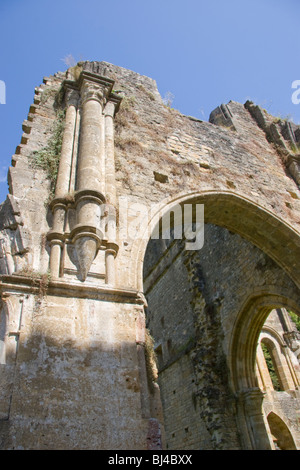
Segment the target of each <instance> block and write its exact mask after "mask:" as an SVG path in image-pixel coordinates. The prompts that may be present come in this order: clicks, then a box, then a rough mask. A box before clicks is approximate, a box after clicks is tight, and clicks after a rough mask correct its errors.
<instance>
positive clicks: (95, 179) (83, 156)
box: [77, 99, 102, 192]
mask: <svg viewBox="0 0 300 470" xmlns="http://www.w3.org/2000/svg"><path fill="white" fill-rule="evenodd" d="M101 115H102V105H101V103H100V101H98V100H96V99H89V100H88V101H86V102H84V103H83V106H82V114H81V134H80V148H79V159H78V170H77V190H83V189H90V190H93V191H99V192H100V191H101V178H102V174H101V167H102V162H101V136H102V130H101Z"/></svg>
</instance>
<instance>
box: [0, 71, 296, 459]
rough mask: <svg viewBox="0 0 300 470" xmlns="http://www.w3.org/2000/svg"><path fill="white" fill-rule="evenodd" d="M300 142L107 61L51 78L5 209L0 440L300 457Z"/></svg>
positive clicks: (246, 110) (233, 108) (14, 445)
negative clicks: (188, 112) (173, 99)
mask: <svg viewBox="0 0 300 470" xmlns="http://www.w3.org/2000/svg"><path fill="white" fill-rule="evenodd" d="M299 147H300V126H296V125H294V124H293V123H290V122H287V121H284V120H281V119H278V118H275V117H273V116H271V115H269V114H268V113H267V112H266V111H265V110H263V109H262V108H261V107H259V106H257V105H256V104H254V103H252V102H250V101H247V102H246V103H245V104H240V103H236V102H232V101H231V102H229V103H228V104H227V105H225V104H221V105H220V106H219V107H218V108H217V109H215V110H214V111H213V112H212V113H211V115H210V119H209V122H203V121H200V120H198V119H195V118H193V117H190V116H184V115H182V114H180V113H179V112H178V111H176V110H174V109H172V108H170V106H168V105H166V104H165V103H164V101H163V100H162V98H161V96H160V94H159V93H158V90H157V87H156V83H155V81H154V80H152V79H150V78H148V77H145V76H141V75H139V74H137V73H135V72H132V71H130V70H126V69H124V68H121V67H117V66H114V65H112V64H109V63H106V62H80V63H78V64H77V65H76V66H75V67H72V68H69V69H68V70H67V71H66V72H59V73H56V74H54V75H53V76H50V77H46V78H44V81H43V83H42V84H41V85H40V86H38V87H37V88H36V89H35V96H34V102H33V104H32V105H31V106H30V109H29V114H28V117H27V119H26V120H25V121H24V122H23V134H22V138H21V142H20V144H19V145H18V146H17V148H16V152H15V155H13V157H12V164H11V167H10V168H9V172H8V183H9V194H8V196H7V198H6V200H5V201H4V202H3V203H2V204H1V205H0V248H1V250H0V273H1V277H0V293H1V317H0V321H1V323H0V332H1V337H0V357H1V364H0V371H1V400H0V438H1V448H2V449H108V450H111V449H115V450H116V449H120V450H121V449H125V450H126V449H130V450H134V449H138V450H139V449H140V450H146V449H150V450H158V449H180V450H184V449H195V450H197V449H199V450H201V449H204V450H206V449H216V450H217V449H232V450H235V449H237V450H240V449H245V450H246V449H251V450H257V449H288V450H290V449H300V391H299V386H300V364H299V360H300V333H299V319H298V315H300V270H299V260H300V191H299V184H300V153H299ZM198 209H199V210H198ZM186 214H187V215H186ZM198 216H199V217H198Z"/></svg>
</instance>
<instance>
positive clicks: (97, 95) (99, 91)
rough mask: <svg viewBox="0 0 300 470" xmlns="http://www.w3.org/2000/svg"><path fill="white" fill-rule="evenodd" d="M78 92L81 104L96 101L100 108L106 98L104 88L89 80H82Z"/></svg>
mask: <svg viewBox="0 0 300 470" xmlns="http://www.w3.org/2000/svg"><path fill="white" fill-rule="evenodd" d="M80 92H81V104H84V103H86V102H87V101H89V100H95V101H98V102H99V103H100V104H101V106H103V105H104V102H105V98H106V90H105V87H102V86H99V85H98V84H97V83H94V82H91V81H89V80H83V82H82V85H81V90H80Z"/></svg>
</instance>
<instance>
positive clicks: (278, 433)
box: [268, 412, 297, 450]
mask: <svg viewBox="0 0 300 470" xmlns="http://www.w3.org/2000/svg"><path fill="white" fill-rule="evenodd" d="M268 424H269V427H270V431H271V434H272V440H273V443H274V448H275V449H276V450H297V448H296V445H295V442H294V439H293V436H292V434H291V432H290V430H289V428H288V427H287V425H286V424H285V422H284V421H283V420H282V419H281V418H280V417H279V416H278V415H277V414H275V413H273V412H271V413H269V415H268Z"/></svg>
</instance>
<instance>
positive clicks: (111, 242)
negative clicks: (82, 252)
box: [104, 95, 121, 285]
mask: <svg viewBox="0 0 300 470" xmlns="http://www.w3.org/2000/svg"><path fill="white" fill-rule="evenodd" d="M120 101H121V97H119V96H117V95H111V96H110V97H109V101H108V102H107V103H106V106H105V109H104V116H105V173H106V175H105V176H106V180H105V193H106V200H107V202H108V204H107V206H106V207H107V213H108V214H107V215H108V219H107V232H106V234H105V235H106V238H107V240H108V243H107V246H106V251H105V264H106V280H105V282H106V284H110V285H114V284H115V257H116V255H117V252H118V245H117V243H116V205H117V196H116V181H115V149H114V115H115V113H116V112H117V110H118V108H119V105H120Z"/></svg>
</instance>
